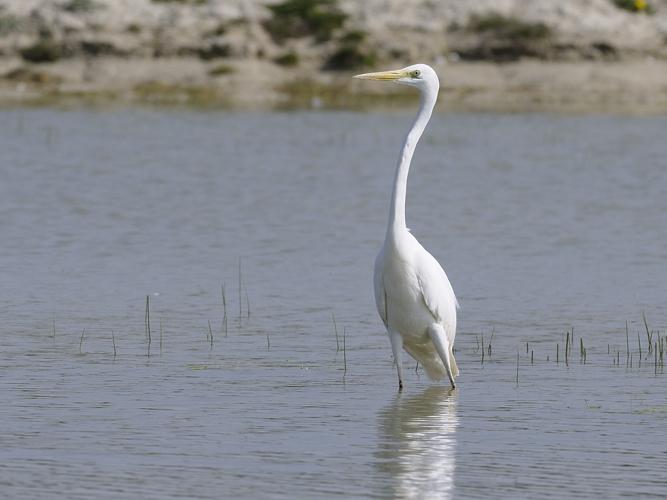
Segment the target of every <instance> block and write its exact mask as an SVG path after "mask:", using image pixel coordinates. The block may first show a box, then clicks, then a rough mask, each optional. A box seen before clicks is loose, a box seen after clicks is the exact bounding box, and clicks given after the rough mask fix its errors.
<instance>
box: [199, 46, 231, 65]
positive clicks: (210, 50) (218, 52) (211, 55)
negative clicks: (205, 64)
mask: <svg viewBox="0 0 667 500" xmlns="http://www.w3.org/2000/svg"><path fill="white" fill-rule="evenodd" d="M230 53H231V48H230V47H229V45H227V44H220V43H214V44H211V45H209V46H208V47H202V48H200V49H198V50H197V54H198V55H199V57H200V58H201V59H203V60H204V61H210V60H211V59H220V58H223V57H229V55H230Z"/></svg>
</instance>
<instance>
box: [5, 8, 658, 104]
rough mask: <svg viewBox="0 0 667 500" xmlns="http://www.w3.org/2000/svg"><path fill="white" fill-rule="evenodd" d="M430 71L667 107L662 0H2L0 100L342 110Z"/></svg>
mask: <svg viewBox="0 0 667 500" xmlns="http://www.w3.org/2000/svg"><path fill="white" fill-rule="evenodd" d="M418 61H419V62H425V63H428V64H431V65H433V66H434V67H436V69H437V70H438V72H439V73H440V75H441V81H442V86H443V91H444V92H445V94H446V95H447V98H446V99H444V101H443V103H442V104H441V105H442V106H443V107H447V108H451V109H457V110H482V111H521V110H530V111H533V110H565V111H619V112H631V113H646V112H648V113H656V112H658V113H659V112H664V111H665V110H666V109H667V0H583V1H582V0H540V1H535V2H525V1H522V0H475V1H460V0H439V1H434V0H411V1H405V0H369V1H353V0H281V1H273V0H0V104H12V103H29V104H40V103H54V102H57V103H78V102H82V101H83V102H92V103H123V102H125V103H128V102H130V103H135V102H141V103H161V104H179V105H180V104H186V105H196V106H205V107H223V108H226V107H237V108H242V109H247V108H260V109H275V108H311V107H315V108H317V107H323V108H348V109H355V108H358V107H360V106H369V105H381V106H395V105H400V104H402V103H403V101H404V99H403V93H402V92H401V91H400V89H399V88H398V87H396V86H368V85H363V84H361V83H360V82H353V81H351V80H350V76H351V75H352V74H354V73H357V72H361V71H365V70H371V69H384V68H393V67H402V66H405V65H408V64H410V63H414V62H418Z"/></svg>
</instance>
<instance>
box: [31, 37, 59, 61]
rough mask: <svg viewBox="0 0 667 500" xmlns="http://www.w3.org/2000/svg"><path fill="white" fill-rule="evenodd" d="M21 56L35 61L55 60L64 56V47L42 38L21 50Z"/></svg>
mask: <svg viewBox="0 0 667 500" xmlns="http://www.w3.org/2000/svg"><path fill="white" fill-rule="evenodd" d="M21 57H23V59H25V60H26V61H30V62H33V63H49V62H54V61H57V60H58V59H60V58H61V57H62V48H61V47H60V46H59V45H57V44H55V43H54V42H52V41H50V40H40V41H39V42H37V43H35V44H34V45H31V46H30V47H26V48H25V49H23V50H21Z"/></svg>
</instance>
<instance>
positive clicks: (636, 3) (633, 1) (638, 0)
mask: <svg viewBox="0 0 667 500" xmlns="http://www.w3.org/2000/svg"><path fill="white" fill-rule="evenodd" d="M613 2H614V5H616V7H618V8H619V9H623V10H627V11H629V12H646V13H647V14H653V13H655V10H654V9H653V6H651V5H650V4H649V3H648V2H647V1H646V0H613Z"/></svg>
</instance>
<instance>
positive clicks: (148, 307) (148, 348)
mask: <svg viewBox="0 0 667 500" xmlns="http://www.w3.org/2000/svg"><path fill="white" fill-rule="evenodd" d="M144 323H145V325H144V326H145V328H146V340H148V345H147V346H146V356H147V357H149V358H150V357H151V341H152V335H151V298H150V295H146V313H145V314H144Z"/></svg>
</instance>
